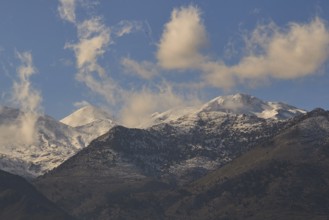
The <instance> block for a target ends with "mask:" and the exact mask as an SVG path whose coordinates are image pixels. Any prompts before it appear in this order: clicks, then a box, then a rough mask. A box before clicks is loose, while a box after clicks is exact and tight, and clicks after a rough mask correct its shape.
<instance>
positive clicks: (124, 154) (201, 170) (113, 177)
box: [36, 97, 298, 219]
mask: <svg viewBox="0 0 329 220" xmlns="http://www.w3.org/2000/svg"><path fill="white" fill-rule="evenodd" d="M242 98H243V99H245V98H246V97H242ZM237 100H239V101H240V99H237ZM205 106H206V105H205ZM217 110H218V109H217V108H216V109H213V110H210V109H207V110H204V108H201V109H199V110H198V111H194V112H188V113H187V114H185V115H184V114H183V115H182V116H180V117H177V118H176V119H175V120H172V121H169V122H160V123H156V125H154V126H152V127H150V128H148V129H129V128H125V127H122V126H115V127H114V128H112V129H111V130H110V131H109V132H108V133H106V134H104V135H102V136H101V137H99V138H97V139H96V140H94V141H93V142H92V143H91V144H90V145H89V146H88V147H87V148H85V149H83V150H82V151H80V152H79V153H77V154H76V155H75V156H73V157H72V158H70V159H69V160H67V161H66V162H64V163H63V164H62V165H60V166H59V167H58V168H56V169H55V170H53V171H51V172H50V173H48V174H47V175H45V176H43V177H41V178H39V179H38V180H37V181H36V185H37V186H38V187H39V188H40V189H41V190H42V191H43V192H44V193H45V194H46V195H47V196H48V198H50V199H51V200H52V201H55V202H56V203H57V204H59V205H60V206H61V207H62V208H65V209H66V210H68V211H69V212H70V213H72V214H73V215H74V216H77V217H80V218H91V217H95V218H97V219H107V218H114V219H115V218H117V217H120V216H122V215H124V216H126V218H127V219H129V218H132V219H134V218H135V217H136V215H139V214H140V216H144V217H145V216H148V215H146V214H145V213H146V212H147V213H149V216H151V217H149V218H159V216H157V213H158V214H159V213H164V210H163V209H162V208H161V207H162V205H161V204H159V203H158V202H155V203H154V204H158V205H155V206H154V205H152V204H153V202H148V201H154V200H153V199H154V198H156V197H154V195H158V193H160V194H161V192H163V190H165V191H166V190H168V189H170V188H175V187H177V185H178V186H182V185H186V184H188V183H190V182H191V181H194V180H196V179H198V178H200V177H202V176H204V175H206V174H207V173H209V172H211V171H214V170H216V169H218V168H220V167H222V166H223V165H225V164H226V163H228V162H230V161H232V160H233V159H234V158H236V157H238V156H240V155H242V154H244V153H245V152H247V151H248V150H250V149H251V148H252V147H254V146H255V145H258V144H261V143H264V142H266V141H268V140H269V139H271V138H272V137H274V136H275V135H277V134H278V133H280V132H281V131H283V130H284V129H286V128H288V127H289V126H291V125H292V123H293V122H292V121H291V120H288V121H287V120H278V119H272V118H269V119H264V118H260V117H258V116H257V115H255V114H254V113H253V114H245V113H244V114H237V113H234V112H223V111H217ZM296 113H297V114H298V112H296ZM55 186H56V187H55ZM166 192H167V191H166ZM165 194H166V193H165ZM136 195H138V196H137V198H135V197H134V196H136ZM127 196H128V197H127ZM130 196H132V197H131V199H130ZM68 197H69V198H72V201H71V202H68V201H67V200H66V198H68ZM151 198H153V199H151ZM140 199H141V200H142V201H143V202H141V200H140ZM74 201H75V202H74ZM78 201H79V202H78ZM160 203H162V202H160ZM129 204H130V205H129ZM136 204H140V205H141V206H142V207H143V208H142V209H146V210H147V211H145V210H144V211H145V212H142V213H141V212H139V211H138V210H135V209H134V208H133V207H134V205H136ZM92 207H97V209H94V208H92ZM122 207H124V209H125V210H123V209H122ZM136 207H139V206H136ZM127 210H130V211H127ZM161 210H162V211H161ZM115 213H117V214H115ZM118 213H121V214H118ZM127 213H128V214H127ZM126 214H127V215H126ZM85 216H87V217H85ZM140 218H142V217H140Z"/></svg>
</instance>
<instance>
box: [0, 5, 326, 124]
mask: <svg viewBox="0 0 329 220" xmlns="http://www.w3.org/2000/svg"><path fill="white" fill-rule="evenodd" d="M328 22H329V2H328V1H327V0H317V1H313V0H300V1H295V0H276V1H273V0H272V1H269V0H253V1H251V0H250V1H246V0H230V1H229V0H222V1H214V0H202V1H197V0H194V1H178V0H175V1H173V0H166V1H165V0H161V1H160V0H159V1H154V0H140V1H135V0H120V1H119V0H112V1H87V0H61V1H55V0H53V1H44V0H29V1H23V0H4V1H1V2H0V28H1V30H2V31H1V35H0V94H1V104H3V105H12V104H16V105H18V106H19V107H22V106H26V105H27V104H26V103H31V102H32V101H33V100H31V99H32V98H31V97H35V96H36V94H37V95H38V96H39V98H41V99H42V101H38V102H37V103H38V105H39V106H38V107H36V103H35V102H33V103H34V104H33V105H32V106H33V108H38V109H42V111H43V112H45V113H47V114H49V115H51V116H53V117H55V118H58V119H60V118H62V117H64V116H66V115H67V114H69V113H70V112H72V111H73V110H74V109H76V108H78V107H79V106H82V105H84V104H86V103H91V104H94V105H99V106H103V107H106V108H107V109H109V110H110V111H111V112H112V113H113V115H115V116H116V117H117V118H118V119H120V120H122V121H123V122H124V123H125V124H129V125H134V124H137V123H138V122H139V121H140V120H142V119H143V117H145V116H146V115H148V114H150V113H152V112H155V111H163V110H166V109H168V108H172V107H175V106H186V105H194V104H197V103H200V102H203V101H207V100H209V99H211V98H214V97H216V96H219V95H227V94H232V93H237V92H243V93H248V94H251V95H254V96H256V97H259V98H261V99H264V100H273V101H283V102H286V103H289V104H292V105H295V106H297V107H300V108H304V109H307V110H311V109H312V108H315V107H323V108H326V109H328V108H329V93H328V91H329V67H328V62H327V61H328V59H329V28H328ZM29 57H30V58H31V59H29ZM21 67H31V68H32V69H33V71H32V72H31V73H32V74H25V75H23V76H22V75H21V74H20V73H21V72H22V71H19V70H20V68H21ZM28 73H29V72H28ZM15 83H16V84H20V85H25V86H27V87H28V88H29V89H28V90H22V91H21V92H22V93H23V92H25V93H27V94H25V96H22V97H23V98H22V97H20V98H17V97H16V96H17V93H18V92H17V91H16V92H14V90H13V85H14V84H15ZM23 87H24V86H22V88H23ZM18 88H21V87H18ZM28 93H32V95H29V94H28Z"/></svg>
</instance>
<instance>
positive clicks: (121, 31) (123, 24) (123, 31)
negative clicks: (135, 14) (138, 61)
mask: <svg viewBox="0 0 329 220" xmlns="http://www.w3.org/2000/svg"><path fill="white" fill-rule="evenodd" d="M115 29H116V31H115V35H116V36H118V37H122V36H124V35H127V34H131V33H134V32H137V31H141V30H143V22H140V21H129V20H122V21H120V22H119V24H118V25H117V26H116V28H115Z"/></svg>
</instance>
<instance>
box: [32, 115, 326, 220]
mask: <svg viewBox="0 0 329 220" xmlns="http://www.w3.org/2000/svg"><path fill="white" fill-rule="evenodd" d="M150 132H151V131H145V130H138V129H127V128H123V127H115V128H114V129H112V130H111V132H109V133H108V134H106V135H104V136H102V137H100V138H99V139H97V140H95V141H94V142H92V144H91V145H90V146H89V147H88V148H86V149H84V150H83V151H81V152H80V153H78V154H77V155H75V156H74V157H72V158H71V159H70V160H68V161H66V162H65V163H64V164H62V165H61V166H60V167H59V168H57V169H55V170H53V171H52V172H50V173H48V174H47V175H45V176H43V177H41V178H39V179H38V180H37V181H36V185H37V186H38V187H39V189H40V190H41V191H42V192H44V193H45V195H47V197H48V198H49V199H51V200H52V201H54V202H55V203H57V204H58V205H59V206H60V207H62V208H63V209H65V210H67V211H68V212H69V213H71V214H72V215H74V216H76V217H78V218H81V219H91V218H95V219H109V218H111V219H326V218H327V217H326V216H329V211H328V210H329V173H328V172H327V171H328V169H329V138H328V137H329V113H328V112H326V111H323V110H320V109H318V110H315V111H312V112H310V113H308V114H307V115H304V116H299V117H296V118H294V119H293V120H291V121H289V122H287V124H286V125H285V129H284V130H281V132H280V133H279V134H278V135H276V136H275V137H274V138H270V139H268V140H267V141H265V142H263V144H260V145H258V147H253V148H251V149H250V150H249V151H248V152H246V153H243V154H242V156H240V157H238V158H236V159H234V160H233V161H232V162H230V163H229V164H227V165H225V166H223V167H222V168H220V169H218V170H216V171H214V172H212V173H210V174H208V175H206V176H204V177H202V178H200V179H198V180H197V181H195V182H193V183H191V184H185V185H184V186H180V187H178V186H175V185H171V184H170V183H171V182H170V181H169V182H168V180H167V179H166V178H162V179H161V178H160V177H161V176H156V175H153V171H154V170H153V171H152V172H150V171H149V170H147V169H144V168H143V166H141V165H140V164H138V163H137V162H136V160H135V159H134V155H144V156H145V155H146V156H145V157H144V160H143V159H141V161H144V162H145V163H147V160H148V158H149V157H152V151H151V150H150V149H147V150H144V148H142V147H145V146H149V147H151V146H159V145H156V143H158V142H159V141H160V140H163V139H160V138H159V136H157V135H155V133H150ZM119 134H120V135H119ZM171 134H173V133H171ZM118 135H119V136H118ZM132 137H134V139H132ZM172 137H174V135H173V136H172ZM130 140H135V141H136V140H139V141H141V140H143V142H142V143H140V145H129V143H130ZM134 143H136V142H134ZM132 146H135V148H133V149H130V148H131V147H132ZM160 146H161V145H160ZM164 146H167V145H164ZM139 147H140V148H139ZM168 148H169V149H170V146H168ZM160 149H161V148H160ZM158 150H159V149H158ZM141 152H144V153H143V154H142V153H141ZM158 152H160V153H159V155H162V154H164V152H162V151H161V150H160V151H158ZM161 152H162V153H161ZM170 156H171V157H172V158H180V156H179V154H178V153H177V154H174V152H172V153H171V154H170ZM167 158H169V156H168V157H167ZM163 181H164V182H163Z"/></svg>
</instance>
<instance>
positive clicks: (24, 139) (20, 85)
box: [0, 52, 42, 146]
mask: <svg viewBox="0 0 329 220" xmlns="http://www.w3.org/2000/svg"><path fill="white" fill-rule="evenodd" d="M17 57H18V59H19V60H20V61H21V63H22V64H21V65H20V66H19V67H18V69H17V74H18V80H17V81H15V82H14V83H13V89H12V95H11V96H12V101H13V102H14V103H15V104H16V105H17V106H18V107H19V109H20V111H21V112H20V113H19V115H18V116H17V118H15V119H13V121H11V122H9V123H7V124H2V125H1V126H0V143H1V145H3V146H9V145H12V144H17V143H18V144H27V145H28V144H32V143H33V142H34V141H35V138H36V127H35V126H36V122H37V118H38V115H39V113H40V103H41V100H42V97H41V94H40V92H39V91H38V90H36V89H35V88H33V86H32V85H31V82H30V77H31V76H32V75H33V74H35V73H36V69H35V67H34V66H33V61H32V54H31V53H30V52H23V53H19V52H17Z"/></svg>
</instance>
